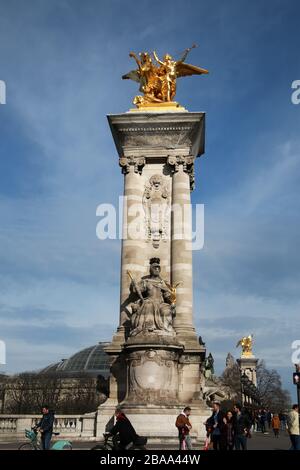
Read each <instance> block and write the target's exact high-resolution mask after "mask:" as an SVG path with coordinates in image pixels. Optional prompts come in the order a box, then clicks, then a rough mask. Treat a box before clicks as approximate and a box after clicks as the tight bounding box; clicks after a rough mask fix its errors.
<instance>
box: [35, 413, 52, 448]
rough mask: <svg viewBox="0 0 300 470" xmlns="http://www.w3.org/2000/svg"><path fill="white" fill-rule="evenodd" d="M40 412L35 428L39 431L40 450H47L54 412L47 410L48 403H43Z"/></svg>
mask: <svg viewBox="0 0 300 470" xmlns="http://www.w3.org/2000/svg"><path fill="white" fill-rule="evenodd" d="M42 414H43V416H42V418H41V420H40V421H39V422H38V423H37V425H36V429H37V430H38V431H40V433H41V441H42V450H49V449H50V442H51V437H52V433H53V424H54V419H55V418H54V412H53V411H50V410H49V406H48V405H43V407H42Z"/></svg>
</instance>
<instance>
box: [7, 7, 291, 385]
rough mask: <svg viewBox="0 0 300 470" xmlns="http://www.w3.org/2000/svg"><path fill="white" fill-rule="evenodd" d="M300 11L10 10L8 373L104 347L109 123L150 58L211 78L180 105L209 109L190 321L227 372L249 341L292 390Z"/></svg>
mask: <svg viewBox="0 0 300 470" xmlns="http://www.w3.org/2000/svg"><path fill="white" fill-rule="evenodd" d="M298 7H299V5H298V2H297V1H296V0H295V1H294V0H288V1H285V2H283V1H277V0H272V1H269V0H264V1H263V2H262V1H258V0H255V1H252V2H249V1H244V0H239V1H237V0H235V1H233V0H227V1H226V2H223V1H214V0H210V1H206V0H205V1H202V0H185V1H176V0H171V1H169V0H167V1H162V0H161V1H156V0H152V1H151V2H150V1H144V0H139V1H132V0H131V1H130V2H124V1H117V0H101V1H100V0H99V1H96V0H87V1H85V2H81V1H77V0H52V1H51V2H49V1H46V0H29V1H27V2H23V1H21V0H18V1H17V0H10V1H4V0H0V57H1V62H0V63H1V67H0V80H5V82H6V86H7V97H6V100H7V104H6V105H0V217H1V225H0V318H1V329H0V338H1V339H3V340H5V341H6V343H7V353H8V354H7V365H6V366H5V367H3V370H5V371H7V372H13V371H19V370H24V369H34V368H37V367H40V366H44V365H47V364H48V363H49V362H52V361H55V360H59V359H60V358H63V357H67V356H68V355H70V354H72V353H73V352H75V351H76V350H78V349H80V348H83V347H85V346H89V345H91V344H94V343H96V342H97V341H99V340H107V339H110V337H111V335H112V333H113V331H114V329H115V327H116V324H117V321H118V308H119V307H118V297H119V268H120V266H119V263H120V244H119V242H118V241H111V240H108V241H101V242H100V241H99V240H97V238H96V235H95V229H96V224H97V219H96V215H95V212H96V207H97V205H98V204H99V203H101V202H109V203H113V204H116V203H117V201H118V197H119V195H120V194H121V193H122V185H123V181H122V175H121V172H120V169H119V167H118V162H117V154H116V150H115V148H114V144H113V141H112V137H111V134H110V131H109V128H108V124H107V121H106V117H105V116H106V115H107V114H113V113H122V112H125V111H127V110H128V109H129V108H130V107H131V98H132V97H133V96H134V94H135V93H136V85H135V84H134V83H129V82H122V81H121V79H120V77H121V75H122V74H123V73H126V72H127V71H129V70H130V69H131V68H132V65H133V63H132V61H131V60H130V59H129V57H128V53H129V51H130V50H134V51H136V52H139V51H142V50H149V51H151V50H153V49H156V50H157V51H158V53H159V54H160V55H162V54H163V53H164V52H166V51H168V52H170V53H172V54H175V55H177V54H178V55H179V54H180V52H181V51H182V50H183V49H184V48H186V47H188V46H190V45H191V44H193V43H197V44H198V45H199V47H198V48H197V49H195V50H193V51H192V52H191V54H190V57H189V62H191V63H193V64H195V65H199V66H202V67H205V68H207V69H209V71H210V74H209V75H208V76H205V77H190V78H187V79H185V80H182V81H180V82H179V83H178V94H177V100H178V101H179V102H180V103H181V104H182V105H184V106H185V107H186V108H187V109H188V110H189V111H205V112H206V113H207V116H206V119H207V121H206V124H207V126H206V153H205V156H204V157H203V158H201V159H199V161H198V162H197V164H196V185H197V186H196V189H195V191H194V193H193V196H192V197H193V202H195V203H196V202H198V203H204V204H205V247H204V249H203V250H201V251H199V252H195V253H194V290H195V322H196V325H197V330H198V332H199V334H201V335H202V337H203V338H204V339H205V341H206V344H207V347H208V350H209V351H212V353H213V354H214V356H215V360H216V364H217V370H218V371H221V370H222V368H223V365H224V360H225V357H226V354H227V352H228V351H231V352H233V353H235V354H236V353H237V351H236V350H235V344H236V341H237V339H239V337H240V336H241V335H244V334H246V333H247V334H248V333H254V335H255V353H256V355H257V357H259V358H264V359H265V360H266V362H267V364H268V365H269V366H270V367H276V368H277V369H278V370H279V371H280V373H281V374H282V377H283V380H284V384H285V386H286V387H288V388H289V389H290V390H292V391H293V386H292V385H291V383H290V382H291V373H292V371H293V367H292V364H291V352H292V351H291V343H292V341H293V340H295V339H300V320H299V318H300V316H299V312H300V301H299V283H300V275H299V273H300V255H299V241H300V240H299V238H300V237H299V228H300V223H299V202H300V197H299V177H300V169H299V151H300V137H299V124H300V105H298V106H297V105H293V104H292V103H291V93H292V90H291V83H292V82H293V81H294V80H297V79H300V61H299V30H300V18H299V14H298Z"/></svg>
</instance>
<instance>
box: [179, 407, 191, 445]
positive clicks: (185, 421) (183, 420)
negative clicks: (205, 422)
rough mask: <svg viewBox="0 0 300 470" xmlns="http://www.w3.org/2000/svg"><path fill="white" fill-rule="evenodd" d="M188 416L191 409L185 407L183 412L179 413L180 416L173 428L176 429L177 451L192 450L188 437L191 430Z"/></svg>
mask: <svg viewBox="0 0 300 470" xmlns="http://www.w3.org/2000/svg"><path fill="white" fill-rule="evenodd" d="M190 414H191V408H190V407H189V406H186V407H185V408H184V410H183V411H182V412H181V413H180V415H178V416H177V418H176V423H175V426H176V427H177V429H178V437H179V450H187V449H188V450H191V449H192V441H191V436H190V430H191V429H192V425H191V423H190V420H189V416H190Z"/></svg>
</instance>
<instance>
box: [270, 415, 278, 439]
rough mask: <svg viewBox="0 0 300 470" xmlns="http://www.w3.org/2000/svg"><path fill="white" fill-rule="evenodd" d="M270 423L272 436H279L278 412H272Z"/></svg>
mask: <svg viewBox="0 0 300 470" xmlns="http://www.w3.org/2000/svg"><path fill="white" fill-rule="evenodd" d="M271 424H272V429H273V433H274V437H279V429H280V419H279V416H278V414H276V413H275V414H274V416H273V418H272V422H271Z"/></svg>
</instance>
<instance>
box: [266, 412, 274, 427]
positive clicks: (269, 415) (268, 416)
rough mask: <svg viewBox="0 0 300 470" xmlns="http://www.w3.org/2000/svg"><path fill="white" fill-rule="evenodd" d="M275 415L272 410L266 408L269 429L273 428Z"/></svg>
mask: <svg viewBox="0 0 300 470" xmlns="http://www.w3.org/2000/svg"><path fill="white" fill-rule="evenodd" d="M272 418H273V415H272V413H271V411H270V410H266V421H267V423H268V429H271V426H272Z"/></svg>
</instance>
